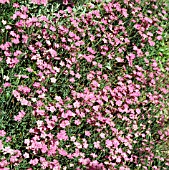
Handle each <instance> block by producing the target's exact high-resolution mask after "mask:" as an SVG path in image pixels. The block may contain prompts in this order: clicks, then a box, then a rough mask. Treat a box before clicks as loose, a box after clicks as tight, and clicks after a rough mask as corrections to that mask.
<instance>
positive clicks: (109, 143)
mask: <svg viewBox="0 0 169 170" xmlns="http://www.w3.org/2000/svg"><path fill="white" fill-rule="evenodd" d="M111 146H113V143H112V141H111V140H109V139H107V140H106V147H107V148H110V147H111Z"/></svg>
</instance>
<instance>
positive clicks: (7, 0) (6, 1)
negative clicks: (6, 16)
mask: <svg viewBox="0 0 169 170" xmlns="http://www.w3.org/2000/svg"><path fill="white" fill-rule="evenodd" d="M9 2H10V1H9V0H0V4H5V3H8V4H9Z"/></svg>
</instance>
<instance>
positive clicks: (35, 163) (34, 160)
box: [29, 158, 39, 165]
mask: <svg viewBox="0 0 169 170" xmlns="http://www.w3.org/2000/svg"><path fill="white" fill-rule="evenodd" d="M38 162H39V160H38V159H37V158H35V159H31V160H30V161H29V163H30V164H31V165H37V164H38Z"/></svg>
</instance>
